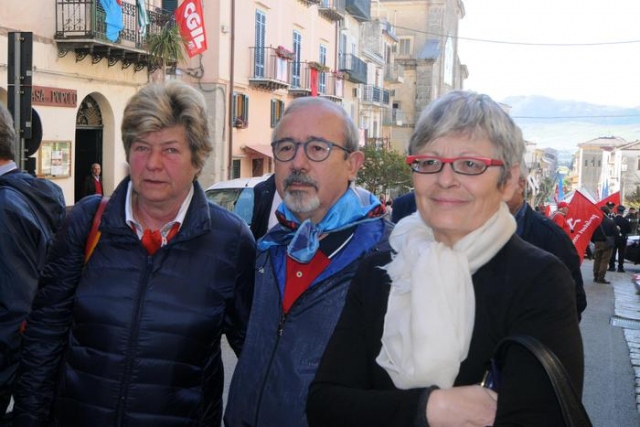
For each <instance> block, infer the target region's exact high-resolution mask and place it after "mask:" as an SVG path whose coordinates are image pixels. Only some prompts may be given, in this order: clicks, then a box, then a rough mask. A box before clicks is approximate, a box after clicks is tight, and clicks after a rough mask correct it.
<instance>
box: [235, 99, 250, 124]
mask: <svg viewBox="0 0 640 427" xmlns="http://www.w3.org/2000/svg"><path fill="white" fill-rule="evenodd" d="M232 107H233V126H234V127H237V128H240V129H244V128H246V127H247V126H249V97H248V96H247V95H244V94H241V93H236V92H234V94H233V106H232Z"/></svg>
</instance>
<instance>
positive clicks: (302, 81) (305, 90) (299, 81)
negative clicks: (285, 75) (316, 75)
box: [289, 62, 311, 97]
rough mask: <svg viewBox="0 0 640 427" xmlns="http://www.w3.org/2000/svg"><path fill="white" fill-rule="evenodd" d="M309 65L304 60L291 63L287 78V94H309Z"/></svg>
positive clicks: (296, 95) (298, 95)
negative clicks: (289, 76)
mask: <svg viewBox="0 0 640 427" xmlns="http://www.w3.org/2000/svg"><path fill="white" fill-rule="evenodd" d="M296 71H297V72H296ZM309 73H310V70H309V66H308V65H307V64H306V63H304V62H292V63H291V78H290V79H289V95H291V96H295V97H300V96H311V82H310V78H309Z"/></svg>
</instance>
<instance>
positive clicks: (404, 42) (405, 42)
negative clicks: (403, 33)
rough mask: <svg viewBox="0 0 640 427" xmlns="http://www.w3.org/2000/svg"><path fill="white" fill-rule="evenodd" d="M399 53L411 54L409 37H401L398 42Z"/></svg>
mask: <svg viewBox="0 0 640 427" xmlns="http://www.w3.org/2000/svg"><path fill="white" fill-rule="evenodd" d="M398 54H399V55H411V38H408V37H405V38H401V39H400V41H399V42H398Z"/></svg>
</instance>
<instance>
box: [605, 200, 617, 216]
mask: <svg viewBox="0 0 640 427" xmlns="http://www.w3.org/2000/svg"><path fill="white" fill-rule="evenodd" d="M605 206H606V207H607V208H608V209H609V213H608V214H607V216H608V217H609V218H611V219H613V217H614V216H615V207H616V204H615V203H613V202H607V203H606V204H605Z"/></svg>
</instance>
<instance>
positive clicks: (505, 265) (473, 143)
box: [307, 91, 584, 427]
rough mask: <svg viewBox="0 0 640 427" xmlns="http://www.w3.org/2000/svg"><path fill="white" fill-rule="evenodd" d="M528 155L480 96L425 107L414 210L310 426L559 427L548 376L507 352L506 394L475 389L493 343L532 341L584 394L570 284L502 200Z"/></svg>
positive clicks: (370, 277)
mask: <svg viewBox="0 0 640 427" xmlns="http://www.w3.org/2000/svg"><path fill="white" fill-rule="evenodd" d="M524 149H525V144H524V140H523V138H522V133H521V131H520V129H519V128H518V127H517V126H516V125H515V124H514V122H513V121H512V119H511V118H510V117H509V115H508V114H507V113H505V112H504V110H503V109H502V108H501V106H500V104H498V103H497V102H494V101H493V100H491V99H490V98H489V97H488V96H486V95H479V94H475V93H473V92H464V91H452V92H449V93H447V94H446V95H443V96H441V97H440V98H438V99H436V100H435V101H433V102H432V103H431V104H429V105H428V106H427V107H426V108H425V109H424V110H423V112H422V114H421V115H420V118H419V119H418V122H417V124H416V128H415V130H414V133H413V135H412V137H411V139H410V142H409V156H408V157H407V163H408V164H410V165H411V168H412V170H413V185H414V188H415V194H416V202H417V207H418V212H416V213H415V214H413V215H410V216H408V217H405V218H404V219H402V220H401V221H400V222H398V224H396V226H395V228H394V230H393V232H392V234H391V236H390V244H391V246H392V248H393V250H394V251H395V254H392V252H391V251H385V252H377V253H375V254H372V255H371V256H369V257H367V258H366V259H365V260H363V261H362V263H361V264H360V268H359V269H358V272H357V273H356V276H355V278H354V279H353V282H352V284H351V287H350V289H349V295H348V297H347V301H346V303H345V307H344V310H343V312H342V316H341V317H340V321H339V323H338V325H337V326H336V328H335V331H334V333H333V336H332V337H331V340H330V342H329V344H328V346H327V349H326V351H325V353H324V356H323V357H322V361H321V364H320V368H319V370H318V373H317V375H316V378H315V380H314V382H313V383H312V385H311V388H310V391H309V399H308V403H307V415H308V417H309V423H310V425H311V426H312V427H313V426H323V427H324V426H332V427H341V426H345V427H346V426H349V427H356V426H367V427H375V426H394V427H405V426H406V427H409V426H411V427H414V426H427V425H429V426H431V427H436V426H462V425H466V426H467V425H468V426H489V425H496V426H505V425H526V426H529V427H535V426H544V427H548V426H557V425H564V422H563V417H562V411H561V408H560V406H559V404H558V402H557V400H556V398H555V394H554V391H553V386H552V385H551V383H550V381H549V379H548V378H547V375H546V374H545V372H544V369H543V367H542V366H541V365H540V364H539V363H538V361H537V360H536V359H534V358H532V357H531V356H530V355H529V354H527V353H526V352H523V351H513V350H512V351H509V352H507V355H506V359H505V362H504V366H503V367H502V385H501V390H504V392H503V393H500V395H499V396H496V394H495V393H494V392H493V391H490V390H489V389H487V388H483V387H481V386H480V385H479V384H480V382H481V380H482V379H483V376H484V373H485V370H486V368H487V364H488V361H489V359H490V358H491V356H492V354H493V351H494V349H495V347H496V345H497V344H498V342H499V341H500V340H501V339H503V338H505V337H507V336H509V335H513V334H523V335H530V336H532V337H535V338H537V339H538V340H539V341H541V342H542V343H543V344H545V345H546V346H547V347H549V348H550V349H551V350H552V351H553V352H554V353H555V354H556V356H557V357H558V358H559V360H560V361H561V363H562V364H564V366H565V367H566V369H567V371H568V372H569V377H570V378H571V381H572V382H573V385H574V387H575V388H576V390H577V391H578V393H581V391H582V383H583V369H584V361H583V347H582V338H581V335H580V329H579V327H578V317H577V316H576V301H575V284H574V282H573V279H572V278H571V275H570V273H569V271H568V270H567V268H566V267H565V266H564V265H563V264H562V262H561V261H560V260H558V258H556V257H555V256H554V255H552V254H550V253H548V252H546V251H543V250H542V249H540V248H537V247H535V246H533V245H531V244H529V243H527V242H525V241H524V240H522V239H521V238H520V237H518V236H517V235H516V234H515V231H516V221H515V219H514V218H513V216H512V215H511V214H510V213H509V209H508V207H507V205H506V203H505V202H506V201H507V200H510V199H511V197H512V196H513V193H514V191H515V190H516V188H517V181H518V176H519V174H520V171H519V163H520V161H521V159H522V158H523V153H524Z"/></svg>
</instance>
